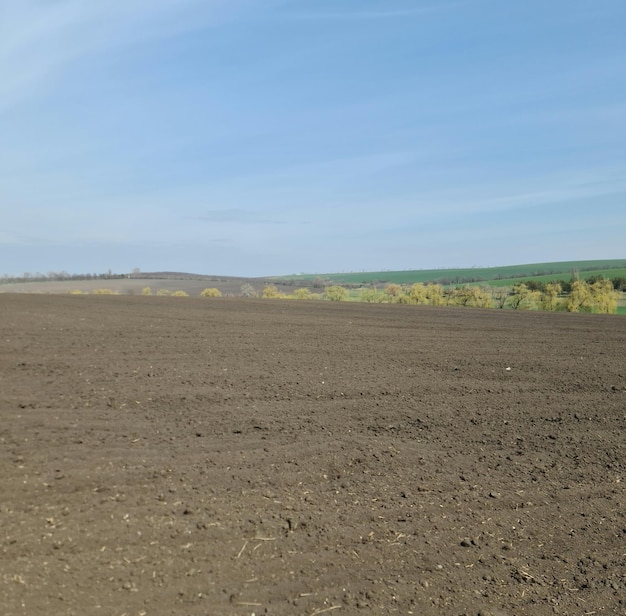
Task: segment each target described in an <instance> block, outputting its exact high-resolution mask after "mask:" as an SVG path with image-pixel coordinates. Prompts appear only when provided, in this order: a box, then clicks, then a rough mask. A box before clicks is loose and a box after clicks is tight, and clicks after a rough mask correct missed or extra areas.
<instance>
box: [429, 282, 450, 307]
mask: <svg viewBox="0 0 626 616" xmlns="http://www.w3.org/2000/svg"><path fill="white" fill-rule="evenodd" d="M426 300H427V302H428V303H429V304H430V305H431V306H443V305H444V304H445V303H446V298H445V297H444V294H443V287H442V286H441V285H440V284H435V283H429V284H427V285H426Z"/></svg>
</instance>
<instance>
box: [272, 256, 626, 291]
mask: <svg viewBox="0 0 626 616" xmlns="http://www.w3.org/2000/svg"><path fill="white" fill-rule="evenodd" d="M574 272H576V273H577V275H579V276H580V278H589V277H591V276H594V275H601V276H604V277H605V278H614V277H626V259H608V260H594V261H557V262H553V263H529V264H524V265H507V266H502V267H475V268H461V269H434V270H406V271H388V272H350V273H332V274H298V275H293V276H282V277H277V278H275V280H280V281H285V280H291V281H297V282H299V283H304V282H306V281H309V282H310V283H314V282H315V283H318V284H319V282H320V281H328V282H331V283H334V284H348V285H357V286H360V285H370V284H387V283H398V284H412V283H414V282H423V283H428V282H433V283H438V284H442V285H449V284H471V283H479V282H483V283H485V284H490V285H494V286H500V285H505V286H506V285H509V284H515V283H516V282H519V281H520V280H522V279H526V280H530V279H534V278H538V279H541V280H544V281H545V280H555V279H570V278H571V277H572V275H573V273H574Z"/></svg>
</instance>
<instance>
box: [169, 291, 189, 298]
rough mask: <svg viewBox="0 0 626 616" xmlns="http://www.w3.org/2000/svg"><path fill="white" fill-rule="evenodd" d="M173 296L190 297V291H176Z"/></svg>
mask: <svg viewBox="0 0 626 616" xmlns="http://www.w3.org/2000/svg"><path fill="white" fill-rule="evenodd" d="M172 297H189V293H186V292H185V291H174V293H172Z"/></svg>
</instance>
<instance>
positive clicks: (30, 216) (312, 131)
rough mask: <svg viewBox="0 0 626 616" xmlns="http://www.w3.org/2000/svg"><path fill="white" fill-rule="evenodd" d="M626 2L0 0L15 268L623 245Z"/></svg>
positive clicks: (415, 257)
mask: <svg viewBox="0 0 626 616" xmlns="http://www.w3.org/2000/svg"><path fill="white" fill-rule="evenodd" d="M624 32H626V3H624V1H623V0H593V1H592V0H567V1H565V0H550V1H549V2H546V1H545V0H525V1H524V2H521V1H519V2H502V0H333V1H330V0H107V1H106V2H87V1H85V0H54V1H53V0H19V2H16V1H15V0H0V213H1V214H2V221H3V224H2V225H1V226H0V274H2V273H7V274H12V275H13V274H21V273H22V272H43V273H46V272H50V271H59V270H66V271H68V272H71V273H86V272H103V271H106V270H108V269H112V270H113V271H116V272H127V271H130V270H131V269H133V268H137V267H138V268H140V269H141V270H142V271H158V270H171V271H188V272H197V273H207V274H230V275H242V276H261V275H272V274H288V273H295V272H309V273H314V272H316V273H321V272H334V271H361V270H385V269H421V268H434V267H457V266H465V267H471V266H492V265H509V264H516V263H533V262H543V261H559V260H571V259H594V258H598V259H600V258H602V259H604V258H624V257H626V248H625V247H626V36H625V35H624Z"/></svg>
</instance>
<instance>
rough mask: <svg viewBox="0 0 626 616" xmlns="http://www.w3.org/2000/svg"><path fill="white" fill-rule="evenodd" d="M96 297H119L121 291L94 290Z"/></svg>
mask: <svg viewBox="0 0 626 616" xmlns="http://www.w3.org/2000/svg"><path fill="white" fill-rule="evenodd" d="M93 294H94V295H119V294H120V292H119V291H114V290H113V289H94V290H93Z"/></svg>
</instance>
